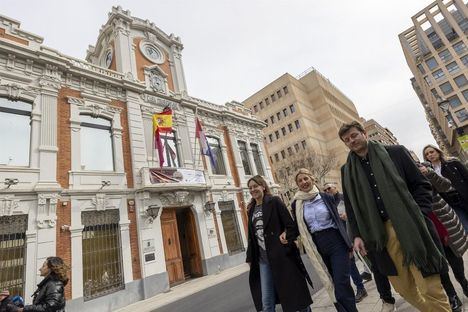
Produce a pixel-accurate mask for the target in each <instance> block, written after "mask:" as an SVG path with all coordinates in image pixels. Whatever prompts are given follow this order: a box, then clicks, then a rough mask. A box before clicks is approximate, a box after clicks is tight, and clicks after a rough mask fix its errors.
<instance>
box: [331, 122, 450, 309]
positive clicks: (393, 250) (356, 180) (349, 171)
mask: <svg viewBox="0 0 468 312" xmlns="http://www.w3.org/2000/svg"><path fill="white" fill-rule="evenodd" d="M338 135H339V137H340V139H341V140H342V141H343V142H344V143H345V145H346V146H347V147H348V148H349V149H350V153H349V155H348V159H347V161H346V164H345V165H344V166H343V167H342V168H341V174H342V181H343V195H344V198H345V206H346V214H347V216H348V224H349V226H350V230H351V233H352V236H353V238H354V249H355V250H356V251H358V252H360V253H361V255H366V254H367V249H369V250H370V251H372V253H373V254H374V255H375V262H376V266H377V268H376V269H378V270H379V272H381V273H383V274H385V275H387V276H388V279H389V280H390V282H391V283H392V285H393V287H394V288H395V290H396V291H397V292H398V293H400V295H401V296H402V297H403V298H405V299H406V301H408V302H409V303H410V304H411V305H413V306H414V307H416V308H417V309H419V310H420V311H424V312H426V311H427V312H431V311H434V312H435V311H437V312H442V311H446V312H449V311H450V310H451V309H450V304H449V300H448V297H447V295H446V294H445V292H444V289H443V288H442V284H441V281H440V272H442V271H445V270H447V265H446V261H445V258H444V256H443V255H442V253H441V252H440V250H439V249H438V247H437V245H436V243H435V241H434V238H437V233H433V232H435V229H434V226H433V225H432V223H431V221H430V220H429V219H428V218H426V216H427V215H428V214H429V213H430V212H431V209H432V187H431V184H430V182H429V181H428V180H427V179H426V178H425V177H424V176H423V175H422V174H421V172H420V171H419V170H418V167H417V166H416V164H415V163H414V161H413V159H412V158H411V156H410V153H409V152H408V150H407V149H406V148H404V147H403V146H398V145H395V146H383V145H381V144H380V143H377V142H373V141H368V138H367V134H366V131H365V130H364V127H363V126H362V125H361V124H360V123H358V122H357V121H353V122H351V123H348V124H344V125H342V126H341V128H340V130H339V132H338Z"/></svg>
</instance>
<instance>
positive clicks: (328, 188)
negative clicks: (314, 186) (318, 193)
mask: <svg viewBox="0 0 468 312" xmlns="http://www.w3.org/2000/svg"><path fill="white" fill-rule="evenodd" d="M323 190H324V191H325V192H328V191H329V190H331V186H329V187H327V188H325V189H323Z"/></svg>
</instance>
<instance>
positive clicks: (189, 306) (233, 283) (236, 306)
mask: <svg viewBox="0 0 468 312" xmlns="http://www.w3.org/2000/svg"><path fill="white" fill-rule="evenodd" d="M304 263H305V264H306V266H307V269H308V271H309V272H311V278H312V282H313V284H314V286H315V288H314V289H310V291H311V294H314V293H316V292H317V291H318V290H320V288H321V287H322V284H321V283H320V281H319V280H318V277H317V276H316V274H315V272H314V271H313V270H312V269H311V267H310V265H309V261H307V259H304ZM248 278H249V275H248V272H245V273H243V274H241V275H239V276H237V277H235V278H233V279H230V280H227V281H225V282H222V283H220V284H217V285H215V286H212V287H209V288H207V289H205V290H202V291H200V292H198V293H196V294H193V295H191V296H188V297H186V298H183V299H182V300H178V301H176V302H173V303H171V304H169V305H166V306H164V307H161V308H158V309H156V310H153V311H156V312H174V311H223V312H255V308H254V306H253V302H252V298H251V296H250V290H249V279H248ZM278 311H282V310H281V307H280V306H278Z"/></svg>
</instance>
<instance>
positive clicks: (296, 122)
mask: <svg viewBox="0 0 468 312" xmlns="http://www.w3.org/2000/svg"><path fill="white" fill-rule="evenodd" d="M294 124H295V125H296V129H299V128H300V127H301V124H300V123H299V120H295V121H294Z"/></svg>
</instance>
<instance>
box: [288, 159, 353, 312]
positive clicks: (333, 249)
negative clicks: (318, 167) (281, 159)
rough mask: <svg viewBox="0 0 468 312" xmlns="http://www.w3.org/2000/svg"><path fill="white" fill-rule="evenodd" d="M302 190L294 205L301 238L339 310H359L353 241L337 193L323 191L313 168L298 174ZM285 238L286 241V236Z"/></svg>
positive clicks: (296, 196) (293, 209)
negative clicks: (354, 285)
mask: <svg viewBox="0 0 468 312" xmlns="http://www.w3.org/2000/svg"><path fill="white" fill-rule="evenodd" d="M295 181H296V184H297V186H298V188H299V191H298V192H297V193H296V195H295V196H294V201H293V203H292V205H291V207H292V215H293V218H294V220H295V222H296V224H297V227H298V229H299V234H300V239H301V242H302V244H303V245H304V248H305V250H306V253H307V256H308V257H309V259H310V261H311V262H312V265H313V266H314V268H315V270H316V271H317V273H318V275H319V277H320V279H321V280H322V282H323V284H324V287H325V288H326V289H327V291H328V294H329V296H330V298H331V300H332V301H333V302H334V304H335V307H336V310H337V311H340V312H341V311H343V312H357V308H356V300H355V297H354V291H353V288H352V287H351V283H350V279H349V274H350V273H349V271H350V256H351V255H352V245H351V242H350V240H349V238H348V235H347V233H346V229H345V227H344V225H343V222H341V220H340V217H339V214H338V210H337V203H336V201H335V199H334V197H333V196H331V195H329V194H326V193H320V192H319V190H318V188H317V187H316V186H315V178H314V177H313V176H312V174H311V173H310V171H309V170H307V169H305V168H302V169H300V170H299V171H298V172H297V174H296V177H295ZM282 242H284V241H283V240H282Z"/></svg>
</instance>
